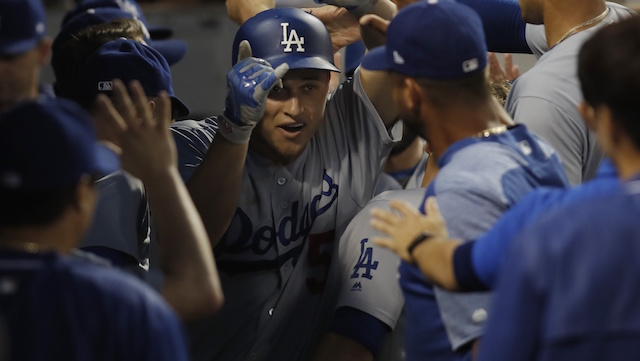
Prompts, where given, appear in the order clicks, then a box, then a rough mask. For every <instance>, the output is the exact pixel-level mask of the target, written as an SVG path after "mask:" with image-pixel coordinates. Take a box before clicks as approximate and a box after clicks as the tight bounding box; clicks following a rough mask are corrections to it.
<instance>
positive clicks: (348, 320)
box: [329, 307, 391, 357]
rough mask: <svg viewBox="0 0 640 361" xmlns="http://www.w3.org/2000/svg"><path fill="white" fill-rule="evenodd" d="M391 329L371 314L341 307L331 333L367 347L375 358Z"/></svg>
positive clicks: (334, 319) (331, 325)
mask: <svg viewBox="0 0 640 361" xmlns="http://www.w3.org/2000/svg"><path fill="white" fill-rule="evenodd" d="M390 331H391V328H390V327H389V326H387V324H386V323H384V322H382V321H380V320H378V319H377V318H375V317H373V316H371V315H370V314H368V313H366V312H363V311H360V310H358V309H355V308H353V307H340V308H338V309H337V310H336V312H335V313H334V315H333V320H332V321H331V324H330V325H329V332H333V333H336V334H338V335H341V336H344V337H346V338H349V339H351V340H353V341H355V342H358V343H359V344H361V345H363V346H364V347H366V348H367V349H368V350H369V351H370V352H371V354H373V356H374V357H375V356H376V355H377V354H378V351H380V347H381V346H382V339H383V337H384V335H385V333H387V332H390Z"/></svg>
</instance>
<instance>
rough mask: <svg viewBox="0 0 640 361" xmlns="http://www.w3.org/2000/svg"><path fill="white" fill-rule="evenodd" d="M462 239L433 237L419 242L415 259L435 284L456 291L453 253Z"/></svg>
mask: <svg viewBox="0 0 640 361" xmlns="http://www.w3.org/2000/svg"><path fill="white" fill-rule="evenodd" d="M460 243H461V242H460V241H458V240H452V239H440V238H433V239H430V240H428V241H426V242H422V243H421V244H419V245H418V246H417V247H416V248H415V249H414V251H413V253H412V256H413V259H414V261H415V263H416V265H417V266H418V268H420V271H421V272H422V274H423V275H424V276H425V277H426V278H427V279H428V280H429V281H430V282H431V283H433V284H434V285H436V286H439V287H441V288H443V289H446V290H450V291H456V290H458V288H459V287H458V283H457V281H456V278H455V273H454V269H453V253H454V251H455V249H456V248H457V247H458V246H459V245H460Z"/></svg>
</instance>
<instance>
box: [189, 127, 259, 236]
mask: <svg viewBox="0 0 640 361" xmlns="http://www.w3.org/2000/svg"><path fill="white" fill-rule="evenodd" d="M247 151H248V143H244V144H235V143H231V142H229V141H228V140H227V139H225V138H224V137H222V136H216V138H215V139H214V141H213V142H212V143H211V146H210V147H209V150H208V152H207V155H206V156H205V158H204V160H203V161H202V163H201V164H200V165H199V166H198V169H197V170H196V171H195V172H194V174H193V176H192V177H191V178H190V179H189V181H188V182H187V188H188V189H189V193H190V194H191V198H192V199H193V203H194V204H195V206H196V208H197V209H198V212H199V213H200V217H202V221H203V222H204V225H205V228H206V230H207V233H208V234H209V239H210V240H211V244H212V246H214V247H215V245H216V244H218V242H220V240H221V239H222V236H223V235H224V233H225V232H226V231H227V228H229V224H230V223H231V220H232V219H233V216H234V215H235V212H236V208H237V206H238V200H239V198H240V191H241V189H242V177H243V171H244V165H245V161H246V158H247Z"/></svg>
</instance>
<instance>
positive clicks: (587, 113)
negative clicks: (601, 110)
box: [578, 101, 596, 131]
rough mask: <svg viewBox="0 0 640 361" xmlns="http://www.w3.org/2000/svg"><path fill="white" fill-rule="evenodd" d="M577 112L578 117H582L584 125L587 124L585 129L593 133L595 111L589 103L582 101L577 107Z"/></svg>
mask: <svg viewBox="0 0 640 361" xmlns="http://www.w3.org/2000/svg"><path fill="white" fill-rule="evenodd" d="M578 111H579V112H580V115H581V116H582V119H583V120H584V122H585V124H587V127H589V129H591V130H593V131H595V130H596V129H595V123H594V121H595V111H594V109H593V107H592V106H591V105H589V103H587V102H586V101H582V103H580V105H578Z"/></svg>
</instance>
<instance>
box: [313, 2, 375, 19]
mask: <svg viewBox="0 0 640 361" xmlns="http://www.w3.org/2000/svg"><path fill="white" fill-rule="evenodd" d="M314 1H315V2H316V3H318V4H329V5H333V6H338V7H343V8H345V9H347V10H348V11H349V12H350V13H351V14H353V15H354V16H357V17H359V16H362V15H363V14H367V13H369V12H370V11H371V10H372V9H373V8H374V7H375V6H376V4H377V3H378V0H314Z"/></svg>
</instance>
